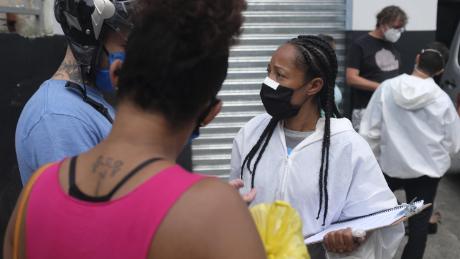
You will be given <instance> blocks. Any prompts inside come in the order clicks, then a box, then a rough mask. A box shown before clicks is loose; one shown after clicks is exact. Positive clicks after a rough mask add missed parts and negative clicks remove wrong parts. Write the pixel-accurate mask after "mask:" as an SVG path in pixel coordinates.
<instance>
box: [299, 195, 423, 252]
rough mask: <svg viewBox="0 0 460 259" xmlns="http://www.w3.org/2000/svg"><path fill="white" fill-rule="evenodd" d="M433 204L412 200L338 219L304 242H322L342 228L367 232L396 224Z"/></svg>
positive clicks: (305, 238) (308, 243) (306, 238)
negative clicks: (360, 214)
mask: <svg viewBox="0 0 460 259" xmlns="http://www.w3.org/2000/svg"><path fill="white" fill-rule="evenodd" d="M431 205H432V204H431V203H428V204H423V200H420V201H412V202H411V203H409V204H406V203H403V204H401V205H398V206H395V207H393V208H388V209H384V210H380V211H377V212H374V213H371V214H367V215H362V216H358V217H354V218H350V219H346V220H342V221H337V222H334V223H332V224H331V225H330V226H329V227H327V228H326V229H324V230H322V231H320V232H318V233H316V234H313V235H310V236H308V237H304V242H305V244H307V245H310V244H315V243H320V242H322V241H323V239H324V236H325V235H326V234H327V233H329V232H332V231H336V230H340V229H346V228H351V229H352V230H358V229H359V230H364V231H366V232H367V231H372V230H376V229H381V228H385V227H390V226H394V225H397V224H399V223H401V222H403V221H406V220H407V219H409V218H410V217H412V216H414V215H415V214H418V213H420V212H421V211H423V210H425V209H426V208H428V207H430V206H431Z"/></svg>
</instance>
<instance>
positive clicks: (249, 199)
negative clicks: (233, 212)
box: [228, 179, 256, 203]
mask: <svg viewBox="0 0 460 259" xmlns="http://www.w3.org/2000/svg"><path fill="white" fill-rule="evenodd" d="M228 184H230V185H231V186H232V187H233V188H235V189H236V190H239V189H241V188H243V187H244V182H243V180H241V179H235V180H231V181H230V182H228ZM255 197H256V189H251V191H250V192H248V193H246V194H242V195H241V198H243V200H244V201H245V202H246V203H250V202H252V201H253V200H254V198H255Z"/></svg>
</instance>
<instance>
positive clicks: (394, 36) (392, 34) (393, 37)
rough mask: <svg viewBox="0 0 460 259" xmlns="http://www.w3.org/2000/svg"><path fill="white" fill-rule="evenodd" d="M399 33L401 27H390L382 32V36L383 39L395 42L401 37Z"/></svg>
mask: <svg viewBox="0 0 460 259" xmlns="http://www.w3.org/2000/svg"><path fill="white" fill-rule="evenodd" d="M401 33H402V30H401V29H394V28H390V29H388V30H387V31H386V32H385V33H384V34H383V36H384V37H385V40H387V41H389V42H392V43H395V42H397V41H398V40H399V38H400V37H401Z"/></svg>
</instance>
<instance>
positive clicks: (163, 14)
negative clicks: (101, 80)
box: [118, 0, 246, 128]
mask: <svg viewBox="0 0 460 259" xmlns="http://www.w3.org/2000/svg"><path fill="white" fill-rule="evenodd" d="M140 5H141V7H140V9H141V10H142V11H141V12H140V15H139V16H138V17H140V18H138V19H136V20H135V21H134V22H135V26H134V29H133V31H132V32H131V34H130V36H129V39H128V44H127V48H126V60H125V62H124V64H123V66H122V69H121V71H119V75H120V78H119V85H118V87H119V91H118V100H119V101H123V100H125V99H129V100H130V101H132V102H133V103H135V104H136V105H138V106H139V107H140V108H142V109H144V110H146V111H150V112H160V113H162V114H163V115H164V117H165V118H167V120H168V121H169V122H170V124H171V127H176V128H177V127H181V126H182V124H183V123H185V122H188V121H189V120H191V119H193V118H194V117H196V116H197V115H198V114H199V113H200V111H202V110H204V109H205V107H206V106H207V105H210V102H212V100H213V98H215V96H216V95H217V92H218V91H219V90H220V88H221V85H222V82H223V81H224V79H225V77H226V75H227V68H228V56H229V48H230V46H231V45H232V44H234V43H235V41H236V37H237V36H238V35H239V33H240V28H241V25H242V23H243V16H242V11H243V10H244V9H245V7H246V3H245V1H244V0H194V1H191V0H143V1H142V2H141V3H140Z"/></svg>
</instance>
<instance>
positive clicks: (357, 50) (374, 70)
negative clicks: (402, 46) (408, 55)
mask: <svg viewBox="0 0 460 259" xmlns="http://www.w3.org/2000/svg"><path fill="white" fill-rule="evenodd" d="M347 67H349V68H356V69H358V70H359V75H360V76H361V77H364V78H366V79H368V80H371V81H375V82H379V83H381V82H383V81H385V80H387V79H389V78H393V77H395V76H398V75H399V70H400V67H401V55H400V54H399V52H398V50H397V49H396V48H395V45H394V44H393V43H391V42H388V41H385V40H381V39H377V38H374V37H372V36H371V35H369V34H365V35H363V36H361V37H359V38H357V39H356V40H355V41H354V42H353V43H352V44H351V47H350V50H349V52H348V58H347ZM351 93H352V98H353V108H356V109H361V108H366V106H367V104H368V103H369V100H370V99H371V96H372V93H373V91H366V90H361V89H357V88H355V87H352V91H351Z"/></svg>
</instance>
